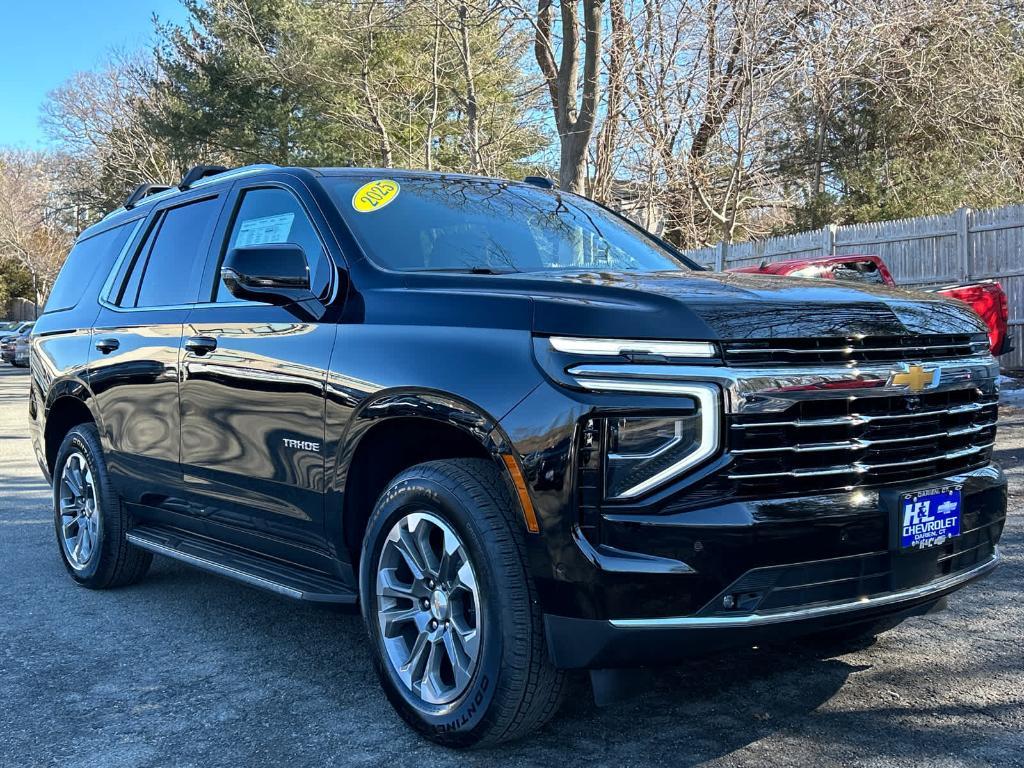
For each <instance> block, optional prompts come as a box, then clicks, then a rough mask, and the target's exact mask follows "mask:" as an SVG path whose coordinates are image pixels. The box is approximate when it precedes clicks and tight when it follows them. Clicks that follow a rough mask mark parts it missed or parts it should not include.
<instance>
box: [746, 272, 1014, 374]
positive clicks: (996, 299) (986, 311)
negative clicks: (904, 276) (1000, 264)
mask: <svg viewBox="0 0 1024 768" xmlns="http://www.w3.org/2000/svg"><path fill="white" fill-rule="evenodd" d="M729 271H730V272H758V273H760V274H763V275H787V276H789V277H816V278H818V279H821V280H846V281H850V282H857V283H868V284H871V283H873V284H876V285H896V281H895V280H894V279H893V276H892V273H891V272H889V268H888V267H887V266H886V264H885V262H884V261H882V257H881V256H874V255H870V254H850V255H846V256H822V257H820V258H813V259H787V260H786V261H775V262H771V263H762V264H760V265H758V266H756V267H740V268H737V269H731V270H729ZM929 292H930V293H938V294H941V295H943V296H948V297H949V298H951V299H958V300H960V301H962V302H964V303H965V304H967V305H969V306H970V307H971V309H973V310H974V311H975V312H977V313H978V315H979V316H980V317H981V319H982V320H984V321H985V325H987V326H988V328H989V333H988V339H989V342H990V343H991V345H992V354H994V355H1005V354H1006V353H1007V352H1011V351H1012V350H1013V346H1012V344H1011V342H1010V337H1009V334H1008V333H1007V329H1008V327H1009V321H1010V313H1009V307H1008V305H1007V302H1006V293H1005V292H1004V291H1003V287H1002V286H1001V285H1000V284H999V283H997V282H996V281H995V280H982V281H979V282H977V283H968V284H966V285H950V286H947V287H943V288H935V289H933V290H931V291H929Z"/></svg>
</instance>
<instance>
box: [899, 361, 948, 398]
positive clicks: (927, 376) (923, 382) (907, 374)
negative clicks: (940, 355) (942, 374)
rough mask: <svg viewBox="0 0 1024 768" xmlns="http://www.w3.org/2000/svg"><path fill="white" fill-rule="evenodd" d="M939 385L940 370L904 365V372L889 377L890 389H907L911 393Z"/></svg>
mask: <svg viewBox="0 0 1024 768" xmlns="http://www.w3.org/2000/svg"><path fill="white" fill-rule="evenodd" d="M938 383H939V369H938V368H925V367H924V366H921V365H904V366H903V370H902V371H894V372H893V373H892V374H891V375H890V376H889V386H890V387H906V388H907V389H909V390H910V391H911V392H920V391H921V390H923V389H931V388H932V387H934V386H937V385H938Z"/></svg>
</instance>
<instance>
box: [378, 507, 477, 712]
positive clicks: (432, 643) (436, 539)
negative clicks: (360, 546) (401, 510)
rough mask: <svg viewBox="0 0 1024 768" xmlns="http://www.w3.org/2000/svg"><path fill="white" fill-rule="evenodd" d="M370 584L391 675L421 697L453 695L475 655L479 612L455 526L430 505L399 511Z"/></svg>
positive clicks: (441, 699) (463, 684)
mask: <svg viewBox="0 0 1024 768" xmlns="http://www.w3.org/2000/svg"><path fill="white" fill-rule="evenodd" d="M376 591H377V620H378V624H379V626H380V634H381V639H382V642H383V645H384V651H385V654H386V656H387V658H388V661H389V662H390V664H391V666H392V668H393V669H394V671H395V672H396V674H397V675H398V678H399V679H400V680H401V681H402V683H403V684H404V685H405V687H406V688H407V689H408V690H409V691H411V692H412V693H413V694H414V695H415V696H417V697H419V698H420V699H421V700H422V701H424V702H426V703H427V704H435V705H436V704H447V703H449V702H452V701H454V700H455V699H457V698H458V697H459V696H460V695H461V694H462V693H463V692H464V691H465V690H466V688H467V687H468V686H469V684H470V682H471V681H472V679H473V673H474V671H475V670H476V666H477V663H478V661H479V655H480V647H481V646H480V635H481V629H482V627H481V621H482V617H483V612H482V610H481V603H480V592H479V588H478V585H477V579H476V573H475V571H474V569H473V564H472V562H471V561H470V558H469V553H468V550H467V549H466V547H465V545H464V544H463V543H462V540H461V539H460V538H459V536H458V534H456V533H455V531H454V530H453V529H452V527H451V526H450V525H448V524H447V523H446V522H445V521H444V520H442V519H441V518H440V517H438V516H437V515H435V514H433V513H431V512H426V511H422V512H411V513H409V514H407V515H405V516H404V517H402V518H401V519H400V520H398V522H396V523H395V524H394V526H393V527H392V528H391V531H390V532H389V533H388V536H387V539H386V540H385V542H384V547H383V549H382V550H381V554H380V559H379V561H378V564H377V584H376Z"/></svg>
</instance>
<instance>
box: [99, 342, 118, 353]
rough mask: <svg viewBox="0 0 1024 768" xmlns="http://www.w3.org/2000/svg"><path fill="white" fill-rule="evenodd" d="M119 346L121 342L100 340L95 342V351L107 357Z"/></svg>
mask: <svg viewBox="0 0 1024 768" xmlns="http://www.w3.org/2000/svg"><path fill="white" fill-rule="evenodd" d="M120 346H121V342H119V341H118V340H117V339H100V340H99V341H97V342H96V349H98V350H99V351H100V352H102V353H103V354H104V355H109V354H110V353H111V352H113V351H114V350H115V349H117V348H118V347H120Z"/></svg>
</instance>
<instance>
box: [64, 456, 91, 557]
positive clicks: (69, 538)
mask: <svg viewBox="0 0 1024 768" xmlns="http://www.w3.org/2000/svg"><path fill="white" fill-rule="evenodd" d="M59 482H60V485H59V492H58V503H59V505H60V542H61V546H62V547H63V548H64V555H65V557H67V559H68V562H69V563H70V564H71V567H72V568H74V569H75V570H77V571H80V570H82V569H84V568H85V567H86V566H88V565H89V562H90V561H91V560H92V558H93V557H94V556H95V554H96V550H97V549H98V548H99V534H100V513H99V506H98V504H97V501H96V487H95V486H94V485H93V477H92V471H91V470H90V469H89V463H88V462H87V461H86V459H85V455H84V454H83V453H81V452H80V451H75V452H74V453H72V454H71V455H70V456H68V458H67V461H65V462H64V469H63V470H62V471H61V474H60V481H59Z"/></svg>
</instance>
